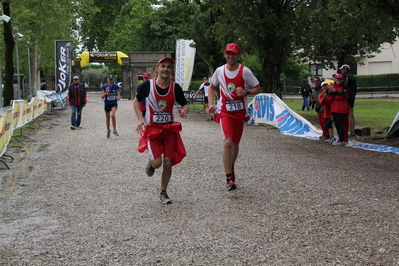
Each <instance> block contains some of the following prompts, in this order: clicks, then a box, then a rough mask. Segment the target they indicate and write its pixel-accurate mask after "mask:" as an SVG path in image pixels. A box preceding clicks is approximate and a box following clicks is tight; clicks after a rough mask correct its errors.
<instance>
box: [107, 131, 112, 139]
mask: <svg viewBox="0 0 399 266" xmlns="http://www.w3.org/2000/svg"><path fill="white" fill-rule="evenodd" d="M110 136H111V130H108V131H107V139H109V137H110Z"/></svg>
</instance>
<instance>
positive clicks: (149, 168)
mask: <svg viewBox="0 0 399 266" xmlns="http://www.w3.org/2000/svg"><path fill="white" fill-rule="evenodd" d="M145 171H146V173H147V175H148V176H153V175H154V173H155V168H154V167H152V166H151V161H148V164H147V167H146V168H145Z"/></svg>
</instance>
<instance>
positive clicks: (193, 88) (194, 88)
mask: <svg viewBox="0 0 399 266" xmlns="http://www.w3.org/2000/svg"><path fill="white" fill-rule="evenodd" d="M202 83H203V81H202V80H194V81H191V82H190V86H189V87H188V90H189V91H197V90H198V89H199V87H200V86H201V84H202Z"/></svg>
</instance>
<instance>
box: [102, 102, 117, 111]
mask: <svg viewBox="0 0 399 266" xmlns="http://www.w3.org/2000/svg"><path fill="white" fill-rule="evenodd" d="M114 107H115V108H116V109H118V103H111V104H104V110H105V112H107V113H109V112H111V109H112V108H114Z"/></svg>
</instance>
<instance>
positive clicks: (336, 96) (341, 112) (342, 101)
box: [328, 74, 349, 146]
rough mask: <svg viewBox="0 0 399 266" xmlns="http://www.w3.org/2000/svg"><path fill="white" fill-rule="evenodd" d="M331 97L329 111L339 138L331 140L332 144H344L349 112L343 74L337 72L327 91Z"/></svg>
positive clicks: (346, 136) (346, 135) (346, 137)
mask: <svg viewBox="0 0 399 266" xmlns="http://www.w3.org/2000/svg"><path fill="white" fill-rule="evenodd" d="M328 95H329V96H330V97H332V99H333V101H332V103H331V112H332V115H333V120H334V124H335V127H336V128H337V133H338V137H339V140H337V141H335V142H333V145H334V146H344V145H345V140H346V139H348V129H347V128H346V127H347V126H346V125H347V123H346V121H347V119H348V113H349V104H348V97H349V95H348V91H347V89H346V86H345V85H344V76H343V75H341V74H337V75H336V76H335V85H334V88H333V90H332V91H331V92H329V93H328Z"/></svg>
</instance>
